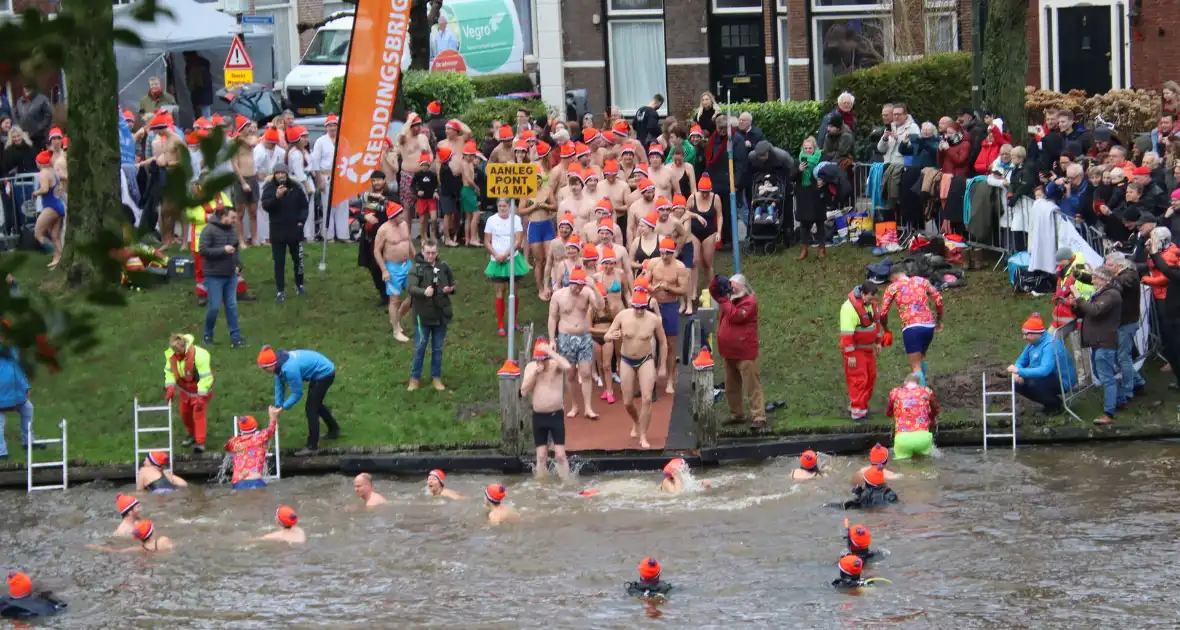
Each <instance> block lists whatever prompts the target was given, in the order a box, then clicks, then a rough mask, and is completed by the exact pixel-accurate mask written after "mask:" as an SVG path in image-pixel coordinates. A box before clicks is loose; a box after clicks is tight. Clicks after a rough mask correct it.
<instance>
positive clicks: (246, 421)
mask: <svg viewBox="0 0 1180 630" xmlns="http://www.w3.org/2000/svg"><path fill="white" fill-rule="evenodd" d="M257 430H258V421H257V420H255V419H254V416H241V417H240V418H238V433H240V434H242V435H250V434H251V433H254V432H255V431H257Z"/></svg>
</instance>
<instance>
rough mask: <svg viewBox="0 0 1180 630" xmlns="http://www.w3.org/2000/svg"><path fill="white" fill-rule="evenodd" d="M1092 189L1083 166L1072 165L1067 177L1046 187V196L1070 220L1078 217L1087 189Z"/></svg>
mask: <svg viewBox="0 0 1180 630" xmlns="http://www.w3.org/2000/svg"><path fill="white" fill-rule="evenodd" d="M1089 187H1090V182H1089V180H1087V179H1086V172H1085V171H1084V170H1083V169H1082V165H1081V164H1070V165H1069V168H1067V169H1066V170H1065V177H1058V178H1057V179H1055V180H1053V181H1051V182H1049V185H1048V186H1046V187H1045V196H1046V197H1048V198H1049V199H1052V200H1053V201H1054V202H1056V203H1057V208H1058V209H1060V210H1061V214H1064V215H1065V216H1067V217H1069V218H1071V219H1072V218H1074V217H1076V216H1078V211H1079V209H1080V208H1079V206H1080V204H1081V202H1082V197H1083V195H1084V194H1085V192H1086V189H1087V188H1089Z"/></svg>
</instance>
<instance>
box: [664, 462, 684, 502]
mask: <svg viewBox="0 0 1180 630" xmlns="http://www.w3.org/2000/svg"><path fill="white" fill-rule="evenodd" d="M685 468H688V464H687V463H686V462H685V461H684V458H683V457H677V458H675V459H673V460H671V461H669V462H668V463H667V464H665V465H664V480H663V481H661V482H660V492H668V493H671V494H676V493H678V492H680V491H681V490H683V489H684V469H685Z"/></svg>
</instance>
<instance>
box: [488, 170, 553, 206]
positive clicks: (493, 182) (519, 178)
mask: <svg viewBox="0 0 1180 630" xmlns="http://www.w3.org/2000/svg"><path fill="white" fill-rule="evenodd" d="M487 174H488V196H489V197H506V198H508V199H532V198H533V197H534V196H536V194H537V188H539V187H540V184H541V183H540V179H541V178H540V176H539V175H538V173H537V165H536V164H488V173H487Z"/></svg>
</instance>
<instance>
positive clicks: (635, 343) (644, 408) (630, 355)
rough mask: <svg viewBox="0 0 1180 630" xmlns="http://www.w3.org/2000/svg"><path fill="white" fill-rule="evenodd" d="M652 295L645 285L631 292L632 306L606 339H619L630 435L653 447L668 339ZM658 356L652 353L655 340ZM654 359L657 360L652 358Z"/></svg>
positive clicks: (619, 319) (621, 376)
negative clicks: (650, 435) (651, 429)
mask: <svg viewBox="0 0 1180 630" xmlns="http://www.w3.org/2000/svg"><path fill="white" fill-rule="evenodd" d="M650 303H651V297H650V295H649V294H648V292H647V290H646V289H644V288H643V287H636V288H635V290H634V292H632V295H631V308H628V309H623V310H622V311H621V312H620V313H619V314H618V315H616V316H615V320H614V321H613V322H611V325H610V329H609V330H608V331H607V333H606V336H605V338H606V340H607V341H611V342H614V341H620V340H622V344H621V345H620V348H619V377H620V379H621V380H622V386H621V394H620V396H622V398H623V401H624V405H623V406H624V407H625V408H626V409H627V414H628V415H630V416H631V423H632V424H631V437H633V438H639V446H640V448H651V444H650V443H648V441H647V428H648V425H650V424H651V405H652V399H653V395H654V393H655V387H656V380H657V379H660V378H663V377H664V374H665V372H664V364H665V362H666V360H667V356H668V338H667V337H666V336H664V329H663V327H662V325H661V323H660V318H659V316H658V315H656V314H654V313H652V312H651V308H650ZM653 341H654V342H655V343H656V347H657V348H658V351H659V356H658V357H653V356H652V342H653ZM653 359H655V363H654V364H653V363H652V360H653ZM637 383H638V387H639V396H640V407H639V409H636V408H635V396H634V393H635V388H636V384H637Z"/></svg>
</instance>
